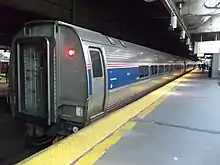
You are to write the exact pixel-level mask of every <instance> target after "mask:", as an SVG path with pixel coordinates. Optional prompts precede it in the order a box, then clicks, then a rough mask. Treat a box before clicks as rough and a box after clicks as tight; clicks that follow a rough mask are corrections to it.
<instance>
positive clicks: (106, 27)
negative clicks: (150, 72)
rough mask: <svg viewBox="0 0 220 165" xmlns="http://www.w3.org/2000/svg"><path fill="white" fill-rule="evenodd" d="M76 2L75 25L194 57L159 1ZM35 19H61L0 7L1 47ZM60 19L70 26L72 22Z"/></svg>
mask: <svg viewBox="0 0 220 165" xmlns="http://www.w3.org/2000/svg"><path fill="white" fill-rule="evenodd" d="M14 1H15V0H14ZM75 1H76V2H75V3H74V4H75V6H74V7H73V9H75V10H76V11H75V12H73V13H72V14H75V15H74V18H75V20H74V21H75V24H76V25H79V26H82V27H85V28H88V29H92V30H95V31H99V32H101V33H103V34H106V35H109V36H112V37H116V38H120V39H123V40H126V41H130V42H133V43H136V44H140V45H143V46H147V47H150V48H153V49H157V50H160V51H164V52H168V53H172V54H176V55H180V56H185V57H192V56H188V55H189V53H190V52H189V51H188V47H187V46H186V45H185V44H184V42H182V41H181V40H180V39H179V37H180V36H179V35H180V29H176V30H175V31H172V30H169V24H170V14H169V13H168V11H167V9H166V8H165V7H164V5H163V3H162V2H161V1H160V0H157V1H150V2H146V1H145V0H135V1H134V0H120V1H117V0H112V1H108V2H106V1H103V0H90V1H87V0H75ZM48 15H49V14H48ZM36 19H58V18H53V17H51V15H50V16H47V14H45V13H44V14H41V13H36V12H31V11H29V12H28V10H20V9H16V6H14V7H13V6H10V7H8V6H4V5H0V20H1V22H0V45H9V46H10V44H11V41H12V38H13V36H14V35H15V34H16V33H17V32H18V31H19V30H20V29H21V28H22V26H23V24H24V23H25V22H27V21H30V20H36ZM59 19H61V20H62V21H67V22H69V23H71V22H70V21H69V19H65V18H59Z"/></svg>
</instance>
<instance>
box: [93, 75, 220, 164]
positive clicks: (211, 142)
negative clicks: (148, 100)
mask: <svg viewBox="0 0 220 165" xmlns="http://www.w3.org/2000/svg"><path fill="white" fill-rule="evenodd" d="M193 74H195V75H194V76H192V77H190V78H189V79H187V80H186V81H183V82H182V83H180V84H179V85H178V86H177V88H176V89H175V90H173V91H172V92H170V93H169V96H168V97H167V98H166V100H165V101H164V102H163V103H161V104H160V105H159V106H158V107H157V108H156V109H155V110H154V111H152V112H151V113H150V114H149V115H147V116H146V117H144V118H143V119H135V118H134V119H133V121H135V122H137V124H136V125H135V127H134V128H133V129H131V130H129V131H127V132H126V133H125V134H124V136H122V138H121V139H120V140H119V141H118V142H117V143H116V144H115V145H113V146H112V147H111V148H110V149H108V150H107V151H105V154H104V155H103V156H102V157H101V158H100V159H99V160H98V161H96V163H95V164H96V165H112V164H118V165H137V164H144V165H145V164H146V165H186V164H187V165H219V164H220V87H219V86H218V85H217V80H216V79H210V78H208V76H207V75H206V74H202V73H199V72H195V73H193Z"/></svg>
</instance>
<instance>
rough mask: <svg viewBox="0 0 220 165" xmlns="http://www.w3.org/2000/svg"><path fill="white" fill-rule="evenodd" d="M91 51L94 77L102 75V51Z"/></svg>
mask: <svg viewBox="0 0 220 165" xmlns="http://www.w3.org/2000/svg"><path fill="white" fill-rule="evenodd" d="M89 53H90V56H91V61H92V71H93V77H94V78H96V77H102V62H101V54H100V52H99V51H97V50H90V51H89Z"/></svg>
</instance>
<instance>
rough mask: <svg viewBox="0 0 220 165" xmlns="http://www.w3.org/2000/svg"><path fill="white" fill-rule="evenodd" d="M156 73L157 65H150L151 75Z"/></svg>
mask: <svg viewBox="0 0 220 165" xmlns="http://www.w3.org/2000/svg"><path fill="white" fill-rule="evenodd" d="M156 74H157V65H152V66H151V75H156Z"/></svg>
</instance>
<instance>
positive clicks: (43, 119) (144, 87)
mask: <svg viewBox="0 0 220 165" xmlns="http://www.w3.org/2000/svg"><path fill="white" fill-rule="evenodd" d="M12 48H13V49H12V51H13V52H12V55H11V58H10V67H9V76H10V78H9V80H10V105H11V110H12V112H13V115H14V117H15V118H16V119H18V120H22V121H24V122H25V123H27V125H28V137H31V138H32V140H33V139H37V138H40V137H43V136H45V135H47V136H48V137H55V136H66V135H69V134H70V133H72V132H76V131H78V130H79V129H80V128H83V127H84V126H86V125H88V124H90V123H91V122H92V121H94V120H96V119H98V118H101V117H103V116H105V115H106V114H108V113H110V112H112V111H114V110H117V109H119V108H120V107H122V106H125V105H126V104H128V103H131V102H132V101H134V100H136V99H138V98H140V97H142V96H144V95H146V94H147V93H149V92H151V91H153V90H154V89H156V88H158V87H160V86H162V85H164V84H166V83H168V82H170V81H172V80H174V79H175V78H177V77H179V76H181V75H183V74H185V73H186V72H189V71H191V70H193V68H194V65H195V62H194V61H191V60H189V59H185V58H181V57H178V56H175V55H171V54H167V53H164V52H160V51H156V50H153V49H149V48H146V47H143V46H139V45H135V44H132V43H129V42H126V41H122V40H119V39H115V38H112V37H108V36H105V35H103V34H101V33H98V32H94V31H91V30H87V29H84V28H81V27H77V26H74V25H71V24H68V23H65V22H61V21H33V22H29V23H27V24H26V25H25V26H24V28H23V29H22V30H21V31H20V32H19V33H18V34H17V36H16V37H15V39H14V41H13V46H12Z"/></svg>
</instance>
